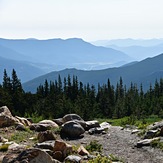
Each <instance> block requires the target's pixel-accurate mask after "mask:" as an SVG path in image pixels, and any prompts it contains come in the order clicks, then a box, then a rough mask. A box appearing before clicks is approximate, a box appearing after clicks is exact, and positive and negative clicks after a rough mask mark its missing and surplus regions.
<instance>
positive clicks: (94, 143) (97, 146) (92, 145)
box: [86, 140, 102, 152]
mask: <svg viewBox="0 0 163 163" xmlns="http://www.w3.org/2000/svg"><path fill="white" fill-rule="evenodd" d="M86 149H87V150H88V151H89V152H95V151H97V152H101V151H102V145H101V144H99V143H98V142H97V141H96V140H93V141H91V142H90V144H89V145H87V146H86Z"/></svg>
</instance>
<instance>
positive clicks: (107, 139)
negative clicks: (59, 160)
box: [70, 126, 163, 163]
mask: <svg viewBox="0 0 163 163" xmlns="http://www.w3.org/2000/svg"><path fill="white" fill-rule="evenodd" d="M91 140H97V141H98V142H99V143H100V144H102V146H103V154H104V155H110V154H113V155H114V156H117V157H118V158H120V160H123V161H124V162H125V163H163V152H162V151H161V150H160V149H158V148H152V147H149V146H145V147H142V148H137V147H136V143H137V142H138V141H139V140H140V137H139V136H137V134H132V130H130V129H122V127H118V126H111V127H110V129H109V130H108V132H107V134H105V135H89V134H85V136H84V138H82V139H80V140H78V141H76V140H73V141H70V143H72V144H73V143H74V144H79V143H81V144H86V143H87V142H90V141H91Z"/></svg>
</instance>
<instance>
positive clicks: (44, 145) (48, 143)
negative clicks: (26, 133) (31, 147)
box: [35, 140, 55, 150]
mask: <svg viewBox="0 0 163 163" xmlns="http://www.w3.org/2000/svg"><path fill="white" fill-rule="evenodd" d="M54 145H55V141H54V140H51V141H45V142H42V143H37V144H36V145H35V148H41V149H50V150H53V149H54Z"/></svg>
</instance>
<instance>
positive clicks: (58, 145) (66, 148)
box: [53, 140, 72, 159]
mask: <svg viewBox="0 0 163 163" xmlns="http://www.w3.org/2000/svg"><path fill="white" fill-rule="evenodd" d="M53 151H54V152H57V151H60V152H62V156H63V159H64V158H65V157H66V156H67V155H68V154H69V153H72V145H70V144H67V143H65V142H64V141H62V140H56V141H55V144H54V149H53Z"/></svg>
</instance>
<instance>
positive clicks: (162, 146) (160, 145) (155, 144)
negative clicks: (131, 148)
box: [150, 140, 163, 151]
mask: <svg viewBox="0 0 163 163" xmlns="http://www.w3.org/2000/svg"><path fill="white" fill-rule="evenodd" d="M150 145H151V146H152V147H154V148H159V149H161V150H162V151H163V142H161V141H160V140H154V141H152V142H151V144H150Z"/></svg>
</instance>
